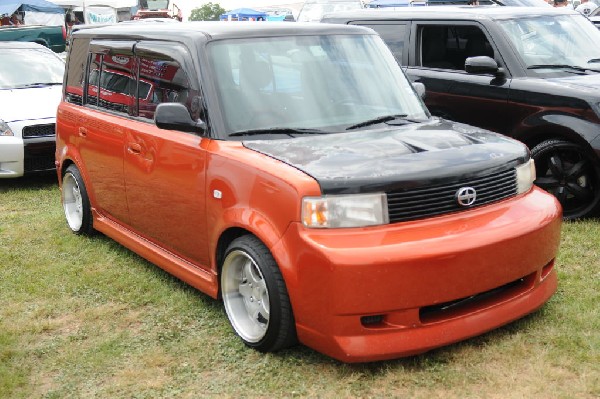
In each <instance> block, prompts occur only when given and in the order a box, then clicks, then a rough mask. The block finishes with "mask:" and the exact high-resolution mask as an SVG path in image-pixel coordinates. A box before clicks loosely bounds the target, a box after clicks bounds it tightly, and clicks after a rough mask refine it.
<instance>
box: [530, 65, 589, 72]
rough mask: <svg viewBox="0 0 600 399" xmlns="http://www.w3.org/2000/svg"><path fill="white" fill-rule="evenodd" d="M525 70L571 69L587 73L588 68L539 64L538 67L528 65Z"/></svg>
mask: <svg viewBox="0 0 600 399" xmlns="http://www.w3.org/2000/svg"><path fill="white" fill-rule="evenodd" d="M527 69H573V70H575V71H579V72H585V71H589V68H583V67H580V66H575V65H567V64H540V65H530V66H528V67H527Z"/></svg>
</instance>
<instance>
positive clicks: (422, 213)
mask: <svg viewBox="0 0 600 399" xmlns="http://www.w3.org/2000/svg"><path fill="white" fill-rule="evenodd" d="M461 187H472V188H474V189H475V191H476V192H477V199H476V200H475V203H474V204H473V205H471V206H469V207H463V206H461V205H459V204H458V202H457V200H456V192H457V191H458V190H459V189H460V188H461ZM386 194H387V200H388V211H389V217H390V223H395V222H402V221H407V220H415V219H422V218H426V217H429V216H435V215H442V214H445V213H451V212H458V211H464V210H467V209H471V208H474V207H477V206H481V205H485V204H489V203H492V202H495V201H499V200H501V199H504V198H508V197H510V196H513V195H516V194H517V179H516V171H515V169H509V170H506V171H503V172H499V173H494V174H491V175H488V176H485V177H481V178H477V179H470V180H464V181H460V182H457V183H452V184H444V185H438V186H429V187H424V188H418V189H414V190H398V191H392V192H388V193H386Z"/></svg>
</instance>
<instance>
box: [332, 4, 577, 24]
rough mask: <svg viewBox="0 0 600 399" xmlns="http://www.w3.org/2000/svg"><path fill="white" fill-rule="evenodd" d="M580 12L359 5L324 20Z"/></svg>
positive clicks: (506, 8) (410, 18)
mask: <svg viewBox="0 0 600 399" xmlns="http://www.w3.org/2000/svg"><path fill="white" fill-rule="evenodd" d="M564 14H567V15H568V14H571V15H581V14H579V13H578V12H577V11H574V10H571V9H565V8H554V7H499V6H428V7H406V8H403V9H401V10H399V9H395V10H389V11H388V10H381V9H362V10H353V11H340V12H336V13H330V14H325V16H324V17H323V21H324V22H342V21H353V20H390V19H400V20H412V19H432V18H434V19H437V20H447V19H452V20H473V19H511V18H521V17H535V16H544V15H564Z"/></svg>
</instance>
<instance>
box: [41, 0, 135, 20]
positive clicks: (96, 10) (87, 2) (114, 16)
mask: <svg viewBox="0 0 600 399" xmlns="http://www.w3.org/2000/svg"><path fill="white" fill-rule="evenodd" d="M52 1H53V2H54V4H56V5H58V6H60V7H63V8H65V9H68V10H72V11H81V12H83V22H84V23H86V24H110V23H117V22H119V16H118V13H117V10H122V9H126V10H130V9H131V7H135V6H137V0H52Z"/></svg>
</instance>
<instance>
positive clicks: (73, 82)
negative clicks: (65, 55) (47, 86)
mask: <svg viewBox="0 0 600 399" xmlns="http://www.w3.org/2000/svg"><path fill="white" fill-rule="evenodd" d="M89 44H90V41H89V40H88V39H79V38H78V39H74V40H73V41H72V43H71V51H70V52H69V59H68V64H67V79H66V84H65V101H66V102H69V103H73V104H77V105H83V83H84V77H85V66H86V63H87V59H88V47H89Z"/></svg>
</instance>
